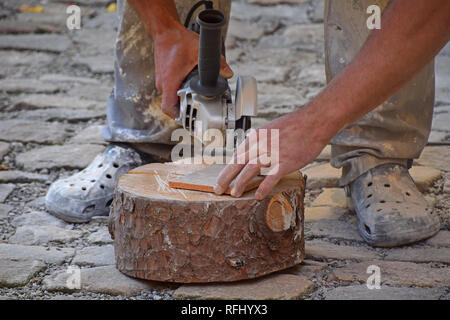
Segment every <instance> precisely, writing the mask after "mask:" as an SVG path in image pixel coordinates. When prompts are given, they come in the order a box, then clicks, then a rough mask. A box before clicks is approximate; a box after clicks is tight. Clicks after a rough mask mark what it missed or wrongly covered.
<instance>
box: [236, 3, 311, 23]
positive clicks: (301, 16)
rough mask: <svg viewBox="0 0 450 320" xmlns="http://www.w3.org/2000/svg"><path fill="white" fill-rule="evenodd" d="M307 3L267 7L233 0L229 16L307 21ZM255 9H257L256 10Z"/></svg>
mask: <svg viewBox="0 0 450 320" xmlns="http://www.w3.org/2000/svg"><path fill="white" fill-rule="evenodd" d="M306 6H307V4H306V3H304V4H300V5H296V6H292V5H283V4H280V5H275V6H267V7H255V6H254V5H252V4H248V3H245V2H237V1H234V2H233V5H232V6H231V18H233V19H237V20H243V21H255V20H260V19H262V18H264V20H268V21H273V20H275V21H283V22H284V23H288V22H287V21H290V22H291V23H307V22H308V21H309V20H308V15H307V13H306V10H305V8H306ZM256 9H257V10H256Z"/></svg>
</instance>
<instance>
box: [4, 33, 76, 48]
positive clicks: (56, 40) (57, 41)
mask: <svg viewBox="0 0 450 320" xmlns="http://www.w3.org/2000/svg"><path fill="white" fill-rule="evenodd" d="M71 44H72V42H71V41H70V39H69V38H68V37H67V36H65V35H56V34H31V35H28V34H25V35H22V34H21V35H6V36H0V49H16V50H36V51H48V52H56V53H60V52H64V51H66V50H68V49H69V48H70V46H71Z"/></svg>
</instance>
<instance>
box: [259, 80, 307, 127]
mask: <svg viewBox="0 0 450 320" xmlns="http://www.w3.org/2000/svg"><path fill="white" fill-rule="evenodd" d="M307 102H308V101H307V100H306V99H305V98H304V97H303V96H302V94H301V93H300V92H299V90H298V89H296V88H290V87H286V86H284V85H283V86H281V85H277V84H270V85H269V84H267V83H261V84H259V83H258V104H259V105H260V109H259V110H258V116H259V117H264V118H271V119H274V118H276V117H279V116H280V115H283V114H286V113H288V112H291V111H294V110H296V109H297V108H298V107H299V106H302V105H304V104H306V103H307Z"/></svg>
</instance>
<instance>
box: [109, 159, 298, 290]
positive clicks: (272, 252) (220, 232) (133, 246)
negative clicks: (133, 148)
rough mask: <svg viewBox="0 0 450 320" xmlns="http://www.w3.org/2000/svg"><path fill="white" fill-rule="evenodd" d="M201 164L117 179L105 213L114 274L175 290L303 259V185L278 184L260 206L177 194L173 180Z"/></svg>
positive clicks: (248, 196) (155, 167)
mask: <svg viewBox="0 0 450 320" xmlns="http://www.w3.org/2000/svg"><path fill="white" fill-rule="evenodd" d="M202 167H203V165H182V164H173V163H166V164H156V163H155V164H149V165H146V166H142V167H139V168H136V169H134V170H132V171H131V172H130V173H128V174H125V175H123V176H122V177H121V178H120V180H119V182H118V185H117V188H116V191H115V196H114V201H113V205H112V209H111V214H110V232H111V234H112V236H113V238H114V247H115V255H116V266H117V268H118V269H119V270H120V271H121V272H123V273H125V274H127V275H129V276H132V277H136V278H142V279H148V280H156V281H168V282H179V283H199V282H218V281H221V282H222V281H235V280H242V279H250V278H255V277H259V276H263V275H266V274H269V273H272V272H275V271H278V270H282V269H285V268H289V267H292V266H294V265H296V264H299V263H301V262H302V260H303V258H304V236H303V224H304V218H303V213H304V207H303V199H304V190H305V178H304V177H303V176H302V175H301V173H299V172H296V173H294V174H291V175H289V176H286V177H284V178H283V179H282V180H281V181H280V182H279V184H278V185H277V186H276V187H275V188H274V190H272V192H271V194H270V195H269V196H268V197H267V198H266V199H264V200H262V201H257V200H255V198H254V192H255V190H253V191H249V192H247V193H245V194H244V195H243V196H242V197H241V198H233V197H231V196H227V195H223V196H217V195H215V194H212V193H206V192H200V191H190V190H179V189H173V188H170V187H169V186H168V183H167V181H168V180H169V178H173V177H174V176H181V175H185V174H189V173H191V172H193V171H195V170H198V169H200V168H202Z"/></svg>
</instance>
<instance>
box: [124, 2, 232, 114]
mask: <svg viewBox="0 0 450 320" xmlns="http://www.w3.org/2000/svg"><path fill="white" fill-rule="evenodd" d="M128 3H129V4H130V5H131V6H132V7H133V8H134V10H135V11H136V13H137V14H138V16H139V18H140V19H141V21H142V23H143V24H144V27H145V30H146V31H147V34H148V35H149V37H150V38H152V39H153V43H154V46H153V47H154V55H155V73H156V79H155V80H156V88H157V89H158V91H159V92H160V93H161V94H162V104H161V109H162V111H163V112H164V113H165V114H167V115H168V116H170V117H172V118H176V117H178V115H179V106H178V96H177V91H178V89H180V88H181V84H182V82H183V80H184V79H185V78H186V77H187V76H188V75H189V73H190V72H191V71H192V69H194V68H195V66H196V65H197V60H198V42H199V36H198V34H196V33H195V32H192V31H190V30H187V29H186V28H185V27H184V26H183V25H182V24H181V23H180V21H179V18H178V12H177V8H176V6H175V2H174V1H173V0H146V1H145V0H128ZM220 75H221V76H222V77H224V78H226V79H228V78H231V77H232V76H233V71H232V70H231V69H230V67H229V66H228V64H227V63H226V62H225V58H224V57H222V63H221V67H220Z"/></svg>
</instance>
